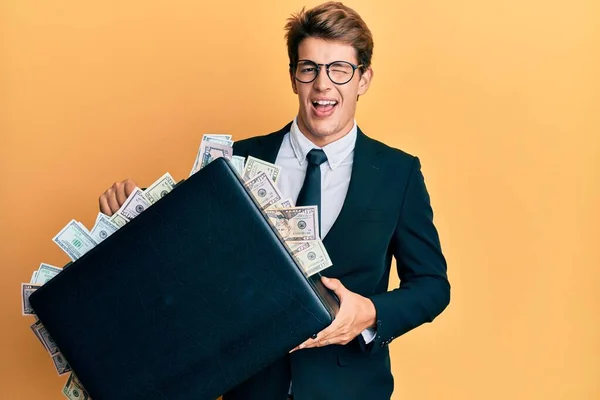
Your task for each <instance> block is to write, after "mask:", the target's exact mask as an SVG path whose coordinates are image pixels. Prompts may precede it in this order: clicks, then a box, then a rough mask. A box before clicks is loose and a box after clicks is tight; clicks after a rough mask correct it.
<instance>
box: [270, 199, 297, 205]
mask: <svg viewBox="0 0 600 400" xmlns="http://www.w3.org/2000/svg"><path fill="white" fill-rule="evenodd" d="M290 207H294V203H293V202H292V199H291V198H289V197H288V198H287V199H281V200H279V201H278V202H277V203H275V204H273V205H272V206H271V207H270V208H290Z"/></svg>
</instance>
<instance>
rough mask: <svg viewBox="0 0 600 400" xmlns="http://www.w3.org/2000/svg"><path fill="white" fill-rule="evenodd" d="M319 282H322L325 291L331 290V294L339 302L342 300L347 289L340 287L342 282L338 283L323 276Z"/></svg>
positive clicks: (338, 281)
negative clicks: (332, 293)
mask: <svg viewBox="0 0 600 400" xmlns="http://www.w3.org/2000/svg"><path fill="white" fill-rule="evenodd" d="M321 282H323V285H325V287H327V289H330V290H333V292H334V293H335V294H336V296H337V297H338V298H339V299H340V301H343V300H344V295H345V293H346V291H347V290H348V289H346V287H345V286H344V285H342V282H340V280H339V279H335V278H327V277H325V276H322V277H321Z"/></svg>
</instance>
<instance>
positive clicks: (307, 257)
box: [286, 240, 333, 276]
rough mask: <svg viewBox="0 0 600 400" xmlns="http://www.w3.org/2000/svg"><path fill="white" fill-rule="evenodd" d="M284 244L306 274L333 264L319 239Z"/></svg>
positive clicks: (314, 272) (310, 274)
mask: <svg viewBox="0 0 600 400" xmlns="http://www.w3.org/2000/svg"><path fill="white" fill-rule="evenodd" d="M286 244H287V245H288V247H289V248H290V250H291V251H292V254H293V255H294V259H295V260H296V262H297V263H298V264H300V266H301V267H302V269H303V270H304V272H305V273H306V275H307V276H312V275H314V274H316V273H317V272H321V271H323V270H324V269H326V268H329V267H331V266H332V265H333V263H332V262H331V259H330V258H329V254H328V253H327V250H326V249H325V246H324V245H323V242H321V240H311V241H309V242H305V243H290V242H286Z"/></svg>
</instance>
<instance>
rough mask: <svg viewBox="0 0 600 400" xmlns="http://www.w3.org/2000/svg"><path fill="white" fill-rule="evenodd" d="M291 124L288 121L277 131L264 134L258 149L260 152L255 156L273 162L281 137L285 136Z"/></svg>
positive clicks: (281, 140)
mask: <svg viewBox="0 0 600 400" xmlns="http://www.w3.org/2000/svg"><path fill="white" fill-rule="evenodd" d="M291 126H292V123H291V122H290V123H289V124H287V125H286V126H284V127H283V128H282V129H280V130H279V131H277V132H273V133H272V134H270V135H267V136H264V137H263V138H262V140H261V142H260V149H259V150H258V151H259V152H260V153H261V154H260V155H256V156H255V157H257V158H260V159H261V160H264V161H267V162H270V163H271V164H275V160H276V159H277V154H278V153H279V148H280V147H281V143H282V142H283V138H284V137H285V134H286V133H288V132H289V131H290V128H291Z"/></svg>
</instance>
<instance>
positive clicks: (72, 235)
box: [52, 219, 98, 261]
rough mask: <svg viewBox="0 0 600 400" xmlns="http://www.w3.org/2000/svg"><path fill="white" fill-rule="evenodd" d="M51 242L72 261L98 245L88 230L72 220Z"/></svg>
mask: <svg viewBox="0 0 600 400" xmlns="http://www.w3.org/2000/svg"><path fill="white" fill-rule="evenodd" d="M52 241H53V242H54V243H56V244H57V245H58V246H59V247H60V248H61V249H63V251H64V252H65V253H67V254H68V255H69V257H71V260H73V261H75V260H77V259H78V258H80V257H81V256H83V255H84V254H85V253H87V252H88V251H90V250H91V249H93V248H94V247H95V246H96V245H97V244H98V243H96V241H95V240H94V239H93V238H92V236H91V235H90V233H89V232H88V230H87V229H86V228H85V227H83V225H81V224H80V223H78V222H77V221H75V220H74V219H73V220H71V221H70V222H69V223H68V224H67V225H66V226H65V227H64V228H63V229H61V231H60V232H58V234H57V235H56V236H54V238H53V239H52Z"/></svg>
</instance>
